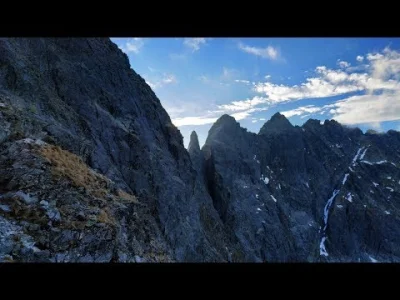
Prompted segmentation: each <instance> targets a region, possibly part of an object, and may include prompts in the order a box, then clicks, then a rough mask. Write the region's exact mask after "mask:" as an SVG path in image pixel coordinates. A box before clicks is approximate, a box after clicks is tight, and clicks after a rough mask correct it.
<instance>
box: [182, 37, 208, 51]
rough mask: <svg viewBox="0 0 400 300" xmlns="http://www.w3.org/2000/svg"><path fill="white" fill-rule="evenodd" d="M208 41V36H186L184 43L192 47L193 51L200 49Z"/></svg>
mask: <svg viewBox="0 0 400 300" xmlns="http://www.w3.org/2000/svg"><path fill="white" fill-rule="evenodd" d="M206 42H207V39H206V38H185V39H184V40H183V44H184V45H185V46H186V47H189V48H191V49H192V51H193V52H195V51H198V50H199V49H200V47H201V46H202V45H205V44H206Z"/></svg>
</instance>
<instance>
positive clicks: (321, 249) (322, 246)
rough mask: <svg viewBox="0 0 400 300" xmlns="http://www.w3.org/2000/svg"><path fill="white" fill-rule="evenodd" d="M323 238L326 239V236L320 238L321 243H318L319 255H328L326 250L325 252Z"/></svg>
mask: <svg viewBox="0 0 400 300" xmlns="http://www.w3.org/2000/svg"><path fill="white" fill-rule="evenodd" d="M325 240H326V237H325V236H324V237H323V238H322V239H321V243H320V244H319V255H324V256H329V254H328V252H326V248H325Z"/></svg>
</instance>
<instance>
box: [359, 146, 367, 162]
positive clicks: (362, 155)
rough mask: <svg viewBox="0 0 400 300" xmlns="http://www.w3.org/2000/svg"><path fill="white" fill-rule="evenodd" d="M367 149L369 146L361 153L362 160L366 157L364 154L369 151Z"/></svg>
mask: <svg viewBox="0 0 400 300" xmlns="http://www.w3.org/2000/svg"><path fill="white" fill-rule="evenodd" d="M367 150H368V148H366V149H365V150H364V152H363V153H362V154H361V156H360V160H363V159H364V156H365V153H367Z"/></svg>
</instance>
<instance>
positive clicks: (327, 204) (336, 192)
mask: <svg viewBox="0 0 400 300" xmlns="http://www.w3.org/2000/svg"><path fill="white" fill-rule="evenodd" d="M339 192H340V191H339V190H334V191H333V194H332V196H331V197H330V198H329V199H328V202H327V203H326V205H325V208H324V223H325V227H324V230H325V229H326V227H327V226H328V216H329V208H330V207H331V205H332V202H333V200H334V199H335V197H336V196H337V194H339Z"/></svg>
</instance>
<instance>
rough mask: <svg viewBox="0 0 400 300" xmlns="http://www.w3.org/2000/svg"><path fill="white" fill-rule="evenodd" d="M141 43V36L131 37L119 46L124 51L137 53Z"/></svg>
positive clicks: (142, 41) (141, 45)
mask: <svg viewBox="0 0 400 300" xmlns="http://www.w3.org/2000/svg"><path fill="white" fill-rule="evenodd" d="M143 45H144V40H143V39H142V38H131V39H128V40H127V41H126V43H125V45H123V46H121V50H122V51H124V52H126V53H135V54H138V53H139V52H140V49H142V47H143Z"/></svg>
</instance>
